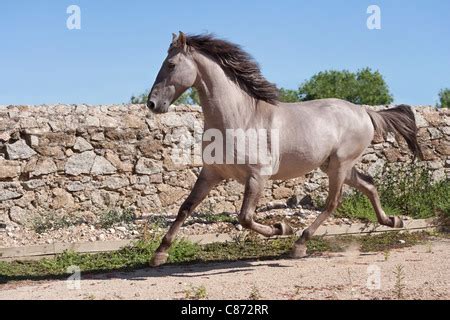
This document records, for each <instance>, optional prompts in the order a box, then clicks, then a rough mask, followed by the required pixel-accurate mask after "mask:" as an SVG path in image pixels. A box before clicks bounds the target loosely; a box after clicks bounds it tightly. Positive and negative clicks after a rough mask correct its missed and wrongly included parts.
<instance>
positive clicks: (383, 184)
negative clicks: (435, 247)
mask: <svg viewBox="0 0 450 320" xmlns="http://www.w3.org/2000/svg"><path fill="white" fill-rule="evenodd" d="M375 180H376V185H377V189H378V193H379V194H380V200H381V204H382V206H383V209H384V211H385V212H386V214H388V215H399V214H403V215H408V216H411V217H413V218H429V217H433V216H436V215H442V214H445V215H447V216H449V215H450V181H449V180H443V181H439V182H434V183H433V182H432V179H431V175H430V173H429V171H428V170H427V169H426V168H425V167H424V166H422V165H418V164H414V165H412V167H410V168H399V167H387V166H386V167H385V168H384V169H383V171H382V172H381V173H380V174H379V175H378V176H377V177H376V178H375ZM336 214H337V216H341V217H348V218H358V219H362V220H365V221H376V216H375V212H374V211H373V208H372V206H371V204H370V201H369V200H368V199H367V197H366V196H364V195H363V194H361V193H360V192H355V193H353V194H351V195H349V196H347V197H344V200H343V202H342V204H341V206H340V207H339V208H338V209H337V213H336Z"/></svg>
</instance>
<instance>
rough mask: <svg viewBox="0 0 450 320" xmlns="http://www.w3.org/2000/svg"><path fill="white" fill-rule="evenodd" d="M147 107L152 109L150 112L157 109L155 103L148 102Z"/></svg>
mask: <svg viewBox="0 0 450 320" xmlns="http://www.w3.org/2000/svg"><path fill="white" fill-rule="evenodd" d="M147 107H149V108H150V110H153V109H155V103H154V102H153V101H150V100H149V101H148V102H147Z"/></svg>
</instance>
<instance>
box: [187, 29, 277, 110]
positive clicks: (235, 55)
mask: <svg viewBox="0 0 450 320" xmlns="http://www.w3.org/2000/svg"><path fill="white" fill-rule="evenodd" d="M186 44H187V45H188V46H190V47H192V48H194V49H196V50H198V51H200V52H202V53H203V54H206V55H208V56H209V57H211V58H212V59H214V61H216V62H217V63H218V64H219V65H220V66H221V67H222V69H223V70H224V71H225V73H226V74H227V75H228V76H229V77H230V78H231V79H232V80H233V81H235V82H236V83H237V84H239V86H240V87H241V88H242V89H243V90H244V91H246V92H247V93H248V94H249V95H250V96H252V97H254V98H256V99H258V100H263V101H266V102H268V103H271V104H277V102H278V89H277V87H276V86H275V85H274V84H273V83H270V82H269V81H267V80H266V79H265V78H264V76H263V75H262V74H261V70H260V68H259V65H258V63H257V62H256V61H255V60H253V58H252V57H251V56H250V55H249V54H248V53H247V52H245V51H244V50H242V48H241V47H240V46H238V45H236V44H234V43H231V42H228V41H226V40H222V39H217V38H215V37H214V36H213V35H210V34H204V35H189V36H187V37H186Z"/></svg>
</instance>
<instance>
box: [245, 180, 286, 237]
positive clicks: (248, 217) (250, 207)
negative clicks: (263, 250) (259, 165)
mask: <svg viewBox="0 0 450 320" xmlns="http://www.w3.org/2000/svg"><path fill="white" fill-rule="evenodd" d="M266 180H267V178H262V177H253V176H252V177H250V178H249V179H248V180H247V183H246V184H245V193H244V200H243V203H242V208H241V212H240V213H239V217H238V218H239V223H240V224H241V225H242V226H243V227H244V228H247V229H250V230H253V231H255V232H258V233H259V234H262V235H263V236H266V237H271V236H276V235H291V234H293V233H294V230H292V228H291V227H290V226H289V225H287V224H285V223H283V222H281V223H277V224H275V225H273V226H268V225H264V224H260V223H257V222H255V221H254V220H253V214H254V213H255V209H256V205H257V203H258V200H259V198H260V196H261V193H262V191H263V190H264V183H265V182H266Z"/></svg>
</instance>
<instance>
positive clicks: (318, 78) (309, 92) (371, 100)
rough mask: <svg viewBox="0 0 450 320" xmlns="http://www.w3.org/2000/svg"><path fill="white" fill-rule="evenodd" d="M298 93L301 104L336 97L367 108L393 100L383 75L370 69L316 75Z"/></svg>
mask: <svg viewBox="0 0 450 320" xmlns="http://www.w3.org/2000/svg"><path fill="white" fill-rule="evenodd" d="M298 94H299V97H300V99H301V100H302V101H308V100H315V99H325V98H338V99H343V100H347V101H350V102H353V103H356V104H367V105H380V104H389V103H391V102H392V101H393V97H392V95H391V93H390V92H389V88H388V86H387V84H386V82H385V81H384V79H383V76H382V75H381V74H380V73H379V72H378V71H372V70H371V69H370V68H364V69H361V70H358V71H357V72H356V73H353V72H350V71H347V70H343V71H336V70H330V71H323V72H319V73H318V74H316V75H314V76H313V77H312V78H311V79H310V80H308V81H306V82H304V83H303V84H302V85H301V86H300V88H299V90H298Z"/></svg>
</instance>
